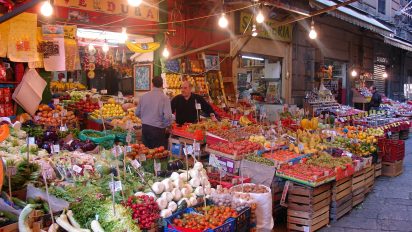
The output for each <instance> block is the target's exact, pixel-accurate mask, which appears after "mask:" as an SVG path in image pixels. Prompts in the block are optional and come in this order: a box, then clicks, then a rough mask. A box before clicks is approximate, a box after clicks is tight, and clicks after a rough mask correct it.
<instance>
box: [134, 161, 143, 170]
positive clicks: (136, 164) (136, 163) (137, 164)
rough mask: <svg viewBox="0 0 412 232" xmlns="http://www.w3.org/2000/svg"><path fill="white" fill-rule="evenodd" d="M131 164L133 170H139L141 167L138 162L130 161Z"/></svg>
mask: <svg viewBox="0 0 412 232" xmlns="http://www.w3.org/2000/svg"><path fill="white" fill-rule="evenodd" d="M131 164H132V166H133V167H134V168H135V169H139V168H140V167H141V166H142V165H141V164H140V163H139V161H137V160H132V162H131Z"/></svg>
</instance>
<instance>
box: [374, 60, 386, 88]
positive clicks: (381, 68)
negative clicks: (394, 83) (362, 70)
mask: <svg viewBox="0 0 412 232" xmlns="http://www.w3.org/2000/svg"><path fill="white" fill-rule="evenodd" d="M385 71H386V70H385V65H382V64H375V65H374V66H373V79H374V80H375V81H374V85H375V86H376V89H377V90H378V92H379V93H385V79H384V78H383V74H384V73H385Z"/></svg>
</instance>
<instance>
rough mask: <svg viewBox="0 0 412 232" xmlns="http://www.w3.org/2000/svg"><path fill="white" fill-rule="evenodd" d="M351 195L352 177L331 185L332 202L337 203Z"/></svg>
mask: <svg viewBox="0 0 412 232" xmlns="http://www.w3.org/2000/svg"><path fill="white" fill-rule="evenodd" d="M351 193H352V176H349V177H346V178H344V179H342V180H339V181H336V182H334V183H333V184H332V201H338V200H340V199H342V198H344V197H346V196H347V195H349V194H351Z"/></svg>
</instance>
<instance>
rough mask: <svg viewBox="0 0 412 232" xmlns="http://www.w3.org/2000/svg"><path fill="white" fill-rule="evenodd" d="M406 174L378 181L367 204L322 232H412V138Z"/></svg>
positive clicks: (364, 203)
mask: <svg viewBox="0 0 412 232" xmlns="http://www.w3.org/2000/svg"><path fill="white" fill-rule="evenodd" d="M405 148H406V154H405V160H404V171H403V173H402V174H401V175H400V176H398V177H392V178H390V177H382V176H381V177H378V178H377V179H375V185H374V187H373V191H372V192H371V193H369V195H368V196H366V199H365V201H364V202H363V203H362V204H360V205H359V206H357V207H356V208H354V209H352V211H351V212H350V213H348V214H347V215H345V216H343V217H342V218H341V219H339V220H338V221H337V222H331V224H330V226H328V227H327V228H324V229H322V230H321V232H357V231H362V232H368V231H411V232H412V138H410V139H409V140H407V141H406V144H405Z"/></svg>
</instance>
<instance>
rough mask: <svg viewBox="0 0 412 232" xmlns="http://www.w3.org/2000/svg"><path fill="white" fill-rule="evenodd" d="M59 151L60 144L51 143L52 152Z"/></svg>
mask: <svg viewBox="0 0 412 232" xmlns="http://www.w3.org/2000/svg"><path fill="white" fill-rule="evenodd" d="M59 152H60V145H59V144H56V145H53V153H59Z"/></svg>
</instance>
